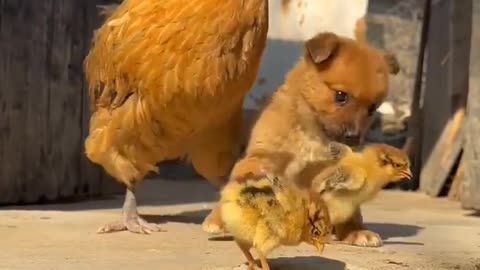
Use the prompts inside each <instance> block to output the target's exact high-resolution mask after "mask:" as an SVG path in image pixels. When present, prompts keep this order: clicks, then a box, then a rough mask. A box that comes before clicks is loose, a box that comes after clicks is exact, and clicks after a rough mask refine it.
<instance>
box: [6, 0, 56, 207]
mask: <svg viewBox="0 0 480 270" xmlns="http://www.w3.org/2000/svg"><path fill="white" fill-rule="evenodd" d="M51 5H52V2H50V1H35V2H28V1H7V0H5V1H4V2H3V5H2V10H1V12H2V36H3V37H2V38H4V39H5V41H6V42H2V45H3V46H6V47H7V48H6V51H5V54H6V63H7V66H6V67H5V70H3V72H4V73H2V74H4V75H3V76H5V77H4V78H1V79H0V80H2V81H6V83H5V86H4V87H2V88H3V90H2V91H4V93H7V95H8V96H9V98H7V100H8V103H10V104H8V105H7V106H9V107H8V108H6V112H7V114H9V116H7V118H8V119H7V129H10V130H9V135H8V136H7V138H2V143H4V144H5V146H6V148H4V149H3V156H2V164H3V165H2V166H3V167H6V168H7V169H6V172H7V173H6V174H3V175H2V180H1V181H2V182H4V183H6V185H4V188H6V190H5V193H4V194H7V196H5V197H3V198H1V199H0V200H1V202H7V201H22V202H30V201H34V200H36V199H37V198H39V196H40V194H42V192H43V190H45V186H44V183H42V182H41V181H39V180H40V179H44V178H45V175H44V173H45V172H46V170H48V169H49V168H48V164H47V158H46V155H47V153H46V151H47V149H46V148H45V145H46V140H47V129H48V126H47V123H46V117H45V115H46V112H47V109H48V92H47V91H46V89H47V87H46V81H45V70H46V68H47V61H46V59H47V57H46V54H47V50H45V48H47V47H48V40H47V29H46V26H47V25H48V16H46V14H49V11H50V10H51ZM2 61H5V60H3V59H2ZM3 159H4V160H3ZM8 194H9V195H8Z"/></svg>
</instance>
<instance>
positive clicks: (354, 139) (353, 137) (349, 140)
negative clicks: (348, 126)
mask: <svg viewBox="0 0 480 270" xmlns="http://www.w3.org/2000/svg"><path fill="white" fill-rule="evenodd" d="M343 137H344V139H345V143H346V144H348V145H350V146H353V145H357V144H359V143H360V133H359V132H358V131H356V130H346V131H345V134H344V136H343Z"/></svg>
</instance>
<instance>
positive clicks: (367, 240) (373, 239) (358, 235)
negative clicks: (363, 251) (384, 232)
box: [342, 230, 383, 247]
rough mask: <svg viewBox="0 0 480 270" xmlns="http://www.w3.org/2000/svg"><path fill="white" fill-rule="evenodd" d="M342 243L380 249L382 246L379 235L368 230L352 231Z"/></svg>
mask: <svg viewBox="0 0 480 270" xmlns="http://www.w3.org/2000/svg"><path fill="white" fill-rule="evenodd" d="M342 242H344V243H345V244H349V245H354V246H361V247H381V246H382V245H383V242H382V238H380V235H378V233H375V232H372V231H369V230H357V231H352V232H350V233H349V234H348V235H347V237H345V239H343V241H342Z"/></svg>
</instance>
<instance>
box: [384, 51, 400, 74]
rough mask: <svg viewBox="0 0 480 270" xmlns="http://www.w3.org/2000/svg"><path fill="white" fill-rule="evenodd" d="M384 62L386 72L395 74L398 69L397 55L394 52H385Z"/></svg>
mask: <svg viewBox="0 0 480 270" xmlns="http://www.w3.org/2000/svg"><path fill="white" fill-rule="evenodd" d="M385 62H387V67H388V72H389V73H390V74H393V75H397V74H398V72H399V71H400V64H399V63H398V60H397V57H396V56H395V55H394V54H391V53H387V54H385Z"/></svg>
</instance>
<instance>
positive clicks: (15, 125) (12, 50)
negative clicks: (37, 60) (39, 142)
mask: <svg viewBox="0 0 480 270" xmlns="http://www.w3.org/2000/svg"><path fill="white" fill-rule="evenodd" d="M0 8H1V9H0V105H1V112H2V113H1V114H0V194H1V195H0V203H2V204H3V203H6V202H9V201H12V200H17V199H18V197H19V193H20V191H21V190H22V189H23V188H26V187H25V185H24V184H23V183H22V182H20V181H21V178H22V177H23V164H22V163H21V160H22V155H23V149H24V146H23V145H22V143H23V142H24V141H25V121H26V116H27V114H26V109H25V105H24V103H23V100H22V97H24V96H26V92H25V89H26V86H25V84H26V80H25V74H24V73H23V70H22V64H21V63H20V62H19V61H18V60H19V59H21V58H22V57H23V55H24V54H25V53H26V52H25V49H24V48H22V47H21V46H19V45H20V44H18V42H19V41H20V40H19V38H18V35H20V34H21V32H20V29H18V27H15V26H16V25H15V23H16V22H19V23H20V22H21V20H22V18H21V17H22V15H21V13H22V11H21V9H22V3H20V2H18V1H15V0H10V1H8V0H2V4H1V5H0ZM14 33H17V35H14ZM18 85H20V86H21V87H18Z"/></svg>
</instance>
